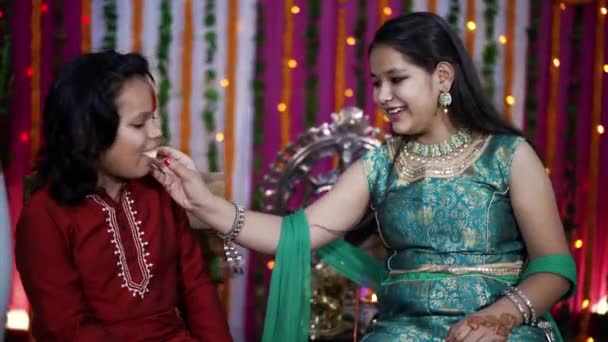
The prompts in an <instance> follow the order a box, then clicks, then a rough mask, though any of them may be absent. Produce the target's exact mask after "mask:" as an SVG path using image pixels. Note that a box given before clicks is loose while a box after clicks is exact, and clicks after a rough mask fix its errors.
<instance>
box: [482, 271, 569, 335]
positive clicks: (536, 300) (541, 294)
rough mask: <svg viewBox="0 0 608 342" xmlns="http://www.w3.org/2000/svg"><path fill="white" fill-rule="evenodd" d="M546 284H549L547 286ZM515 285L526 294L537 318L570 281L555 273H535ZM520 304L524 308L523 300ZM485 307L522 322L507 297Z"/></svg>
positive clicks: (566, 289)
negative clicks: (509, 315)
mask: <svg viewBox="0 0 608 342" xmlns="http://www.w3.org/2000/svg"><path fill="white" fill-rule="evenodd" d="M546 284H551V285H550V286H547V285H546ZM517 287H518V288H519V289H520V290H521V291H522V292H523V293H524V294H525V295H526V297H528V299H529V300H530V303H531V304H532V306H533V307H534V312H535V314H536V317H537V318H539V317H540V316H542V315H543V314H544V313H545V312H547V311H548V310H549V309H551V307H552V306H553V305H554V304H555V303H557V302H558V301H559V300H560V298H562V297H563V296H564V294H566V292H568V289H569V287H570V283H569V282H568V281H567V280H566V279H564V278H562V277H560V276H558V275H555V274H551V273H536V274H533V275H531V276H529V277H527V278H526V279H525V280H524V281H522V282H521V283H520V284H519V285H517ZM516 297H517V296H516ZM517 298H519V297H517ZM521 304H522V306H523V307H524V308H526V306H525V303H524V302H523V301H521ZM487 309H488V310H490V311H491V312H493V313H495V314H496V315H497V316H499V315H500V314H503V313H508V314H511V315H513V316H514V317H515V318H516V320H517V325H520V324H522V323H523V322H524V319H523V317H522V315H521V313H520V312H519V310H518V309H517V307H516V306H515V304H514V303H513V302H511V301H510V300H509V299H508V298H507V297H503V298H501V299H499V300H498V301H496V302H495V303H494V304H492V305H491V306H489V307H488V308H487Z"/></svg>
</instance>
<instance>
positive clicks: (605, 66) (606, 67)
mask: <svg viewBox="0 0 608 342" xmlns="http://www.w3.org/2000/svg"><path fill="white" fill-rule="evenodd" d="M604 72H605V73H608V64H604Z"/></svg>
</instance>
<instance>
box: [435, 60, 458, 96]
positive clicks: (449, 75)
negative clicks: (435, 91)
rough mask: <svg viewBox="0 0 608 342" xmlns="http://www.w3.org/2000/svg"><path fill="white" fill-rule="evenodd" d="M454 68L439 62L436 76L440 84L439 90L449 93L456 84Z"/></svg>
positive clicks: (446, 63)
mask: <svg viewBox="0 0 608 342" xmlns="http://www.w3.org/2000/svg"><path fill="white" fill-rule="evenodd" d="M454 74H455V70H454V66H452V64H450V63H448V62H439V64H437V67H435V72H434V76H435V79H436V81H437V82H438V83H439V89H441V90H444V91H449V90H450V89H451V88H452V83H454Z"/></svg>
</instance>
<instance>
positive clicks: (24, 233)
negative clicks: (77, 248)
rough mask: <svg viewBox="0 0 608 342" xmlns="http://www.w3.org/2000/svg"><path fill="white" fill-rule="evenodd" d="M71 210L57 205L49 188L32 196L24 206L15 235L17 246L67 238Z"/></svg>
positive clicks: (43, 188) (42, 189) (46, 187)
mask: <svg viewBox="0 0 608 342" xmlns="http://www.w3.org/2000/svg"><path fill="white" fill-rule="evenodd" d="M70 210H71V208H70V207H66V206H63V205H60V204H59V203H57V202H56V201H55V200H54V199H53V198H52V197H51V194H50V189H49V187H48V186H43V187H42V188H40V189H39V190H38V191H36V192H35V193H33V194H32V196H31V198H30V199H29V200H28V202H27V203H26V204H25V205H24V206H23V209H22V210H21V214H20V216H19V220H18V221H17V229H16V234H15V239H16V246H19V245H20V244H23V243H26V244H29V243H30V242H32V241H34V240H36V241H38V240H40V241H52V239H55V238H57V237H59V236H61V237H62V238H65V236H66V229H65V228H66V227H67V226H68V224H67V222H68V221H69V219H68V216H69V212H70Z"/></svg>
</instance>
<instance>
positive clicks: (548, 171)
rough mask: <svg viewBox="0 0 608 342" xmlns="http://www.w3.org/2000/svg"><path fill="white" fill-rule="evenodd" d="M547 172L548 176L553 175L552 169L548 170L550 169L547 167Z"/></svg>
mask: <svg viewBox="0 0 608 342" xmlns="http://www.w3.org/2000/svg"><path fill="white" fill-rule="evenodd" d="M545 172H546V173H547V174H548V175H550V174H551V169H550V168H548V167H546V168H545Z"/></svg>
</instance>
